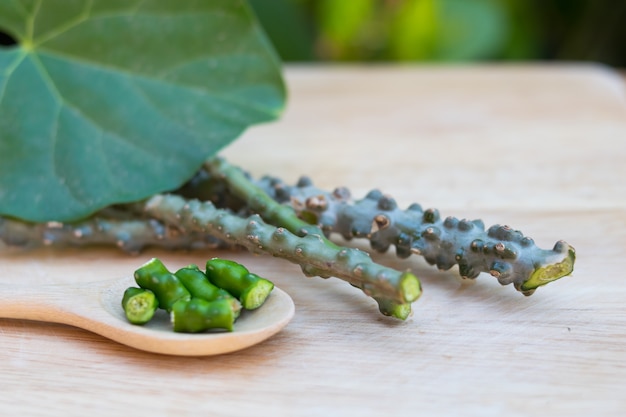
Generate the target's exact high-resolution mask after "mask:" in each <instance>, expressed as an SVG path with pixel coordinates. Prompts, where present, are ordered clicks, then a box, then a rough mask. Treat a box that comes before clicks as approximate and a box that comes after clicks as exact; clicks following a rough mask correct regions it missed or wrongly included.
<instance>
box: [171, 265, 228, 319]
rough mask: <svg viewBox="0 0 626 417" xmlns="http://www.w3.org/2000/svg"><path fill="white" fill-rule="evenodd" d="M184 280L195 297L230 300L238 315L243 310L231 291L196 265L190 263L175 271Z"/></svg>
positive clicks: (177, 276)
mask: <svg viewBox="0 0 626 417" xmlns="http://www.w3.org/2000/svg"><path fill="white" fill-rule="evenodd" d="M174 275H176V278H178V279H179V280H180V282H182V284H183V285H184V286H185V288H187V290H188V291H189V293H190V294H191V296H192V297H193V298H202V299H203V300H207V301H215V300H222V299H224V300H228V301H230V303H231V308H232V309H233V312H234V313H235V316H236V317H239V314H240V312H241V303H240V302H239V300H237V298H235V297H234V296H233V295H232V294H231V293H230V292H228V291H226V290H225V289H223V288H220V287H218V286H216V285H214V284H213V283H211V281H209V279H208V278H207V276H206V275H205V273H204V272H202V271H201V270H200V268H198V266H196V265H189V266H187V267H185V268H181V269H179V270H178V271H176V272H175V273H174Z"/></svg>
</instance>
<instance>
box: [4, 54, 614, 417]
mask: <svg viewBox="0 0 626 417" xmlns="http://www.w3.org/2000/svg"><path fill="white" fill-rule="evenodd" d="M286 76H287V81H288V85H289V90H290V99H289V106H288V109H287V111H286V114H285V115H284V117H283V118H282V119H281V121H279V122H277V123H273V124H268V125H264V126H259V127H255V128H253V129H250V130H249V131H248V132H247V133H246V134H245V135H244V136H243V137H242V138H241V139H240V140H239V141H238V142H236V143H235V144H233V145H232V146H231V147H229V148H228V149H227V150H225V152H224V153H223V155H224V156H226V157H227V158H228V159H229V160H230V161H231V162H232V163H235V164H238V165H241V166H244V167H245V168H246V169H247V170H249V171H250V172H251V173H252V174H253V175H255V176H260V175H263V174H272V175H276V176H280V177H282V178H283V179H285V180H287V181H288V182H294V181H296V180H297V178H298V177H299V175H301V174H306V175H308V176H310V177H311V178H313V179H314V181H315V182H316V184H318V185H319V186H320V187H323V188H327V189H333V188H334V187H335V186H339V185H344V186H348V187H350V188H351V189H352V191H353V194H354V195H355V196H357V197H360V196H363V195H364V194H365V193H366V192H367V191H368V190H369V189H371V188H379V189H381V190H383V191H385V192H386V193H389V194H390V195H392V196H394V197H395V198H396V199H397V200H398V202H399V203H400V204H401V205H405V206H406V205H408V204H409V203H411V202H419V203H421V204H422V205H423V206H425V207H437V208H439V209H440V210H441V212H442V214H443V215H454V216H457V217H460V218H463V217H467V218H478V217H480V218H482V219H483V220H484V221H485V223H486V224H494V223H501V224H509V225H511V226H512V227H514V228H517V229H520V230H522V231H523V232H524V233H525V234H526V235H529V236H531V237H533V238H534V239H535V241H536V242H537V243H538V244H539V245H540V246H542V247H546V248H550V247H552V245H553V244H554V242H555V241H556V240H559V239H564V240H567V241H568V242H569V243H571V244H572V245H573V246H575V248H576V250H577V255H578V260H577V264H576V269H575V272H574V274H573V275H572V276H571V277H568V278H565V279H562V280H560V281H557V282H554V283H552V284H550V285H548V286H547V287H545V288H541V289H539V290H538V291H537V292H536V294H534V295H533V296H532V297H523V296H521V295H520V294H519V293H517V292H516V291H515V290H514V289H513V288H512V287H510V286H508V287H501V286H500V285H499V284H497V282H496V281H495V279H493V278H492V277H491V276H489V275H486V274H483V275H481V276H480V277H479V278H478V279H477V280H476V281H475V282H472V283H468V282H465V281H461V280H460V279H458V278H457V276H456V270H455V269H453V270H451V271H445V272H444V271H437V270H435V269H433V268H432V267H430V266H428V265H427V264H426V263H425V262H424V261H423V260H422V259H421V258H417V257H412V258H410V259H406V260H397V259H396V258H395V257H394V255H393V254H392V253H389V254H385V255H376V256H375V258H376V259H377V260H378V261H380V262H382V263H386V264H388V265H390V266H394V267H398V268H407V267H409V268H411V269H413V271H414V272H415V273H416V274H418V276H419V277H420V278H421V279H422V282H423V286H424V295H423V296H422V298H421V299H420V300H419V301H417V302H416V303H415V304H414V306H413V307H414V314H413V316H412V317H411V318H409V319H408V320H407V321H406V322H398V321H394V320H393V319H389V318H385V317H382V316H381V315H380V314H378V312H377V309H376V306H375V303H374V302H373V301H372V300H370V299H367V298H366V297H365V296H364V295H363V294H361V293H360V292H359V291H357V290H355V289H354V288H351V287H350V286H348V285H346V284H345V283H344V282H342V281H339V280H337V279H329V280H322V279H319V278H304V277H303V276H302V274H301V273H300V271H299V269H298V267H296V266H294V265H292V264H288V263H285V262H283V261H280V260H277V259H272V258H265V257H258V256H253V255H250V254H247V253H235V252H233V253H215V252H206V251H205V252H163V251H159V250H149V251H146V252H144V253H142V254H140V255H138V256H136V257H132V256H128V255H125V254H122V253H120V252H119V251H117V250H116V249H115V248H102V249H89V250H84V249H63V250H59V249H51V248H44V249H37V250H32V251H23V250H16V249H13V248H6V247H4V248H0V268H1V269H0V282H1V283H3V285H12V283H15V282H22V283H24V282H27V283H32V284H33V285H37V284H38V283H42V282H69V281H82V280H91V279H100V278H108V277H111V278H114V277H118V276H125V275H127V274H130V273H131V272H132V271H133V270H134V269H135V268H136V267H137V266H138V265H140V264H141V263H142V262H143V261H145V260H146V259H148V258H149V257H152V256H158V257H161V258H162V259H163V260H164V261H165V262H166V263H167V264H168V265H171V267H172V268H176V267H180V266H184V265H186V264H189V263H191V262H194V263H202V262H204V261H205V260H206V259H208V258H209V257H212V256H216V255H218V256H228V257H230V258H232V259H235V260H238V261H241V262H244V263H245V264H247V265H249V266H250V268H251V269H252V268H254V269H255V270H256V271H258V273H259V274H261V275H266V276H268V277H271V278H272V279H273V280H274V281H275V282H276V284H277V285H278V286H280V287H281V288H282V289H284V290H285V291H287V292H288V293H289V294H290V295H291V296H292V297H293V299H294V301H295V304H296V316H295V318H294V320H293V321H292V322H291V323H290V324H289V325H288V326H287V328H286V329H285V330H284V331H282V332H281V333H279V334H278V335H276V336H275V337H273V338H272V339H270V340H268V341H266V342H264V343H263V344H261V345H258V346H255V347H252V348H250V349H247V350H244V351H241V352H237V353H233V354H229V355H225V356H218V357H205V358H179V357H169V356H162V355H156V354H149V353H144V352H140V351H137V350H134V349H132V348H128V347H125V346H123V345H120V344H118V343H115V342H111V341H109V340H106V339H104V338H102V337H100V336H97V335H94V334H91V333H89V332H86V331H83V330H80V329H75V328H72V327H69V326H63V325H56V324H47V323H40V322H30V321H24V320H9V319H1V320H0V386H1V389H0V406H1V407H2V414H3V415H5V414H6V415H29V416H36V415H49V416H56V415H58V416H65V415H78V414H80V415H85V414H87V413H88V415H90V416H91V417H97V416H105V415H107V416H108V415H117V414H119V415H126V414H129V413H132V414H133V415H135V416H148V415H150V416H154V415H157V416H159V415H163V416H166V415H176V416H187V415H209V413H215V415H221V416H222V415H223V416H226V415H232V416H241V415H259V416H266V415H273V416H286V417H287V416H295V415H297V416H355V415H359V416H380V415H390V414H393V415H437V416H441V415H480V416H489V415H493V416H502V415H507V416H518V415H533V416H544V415H545V416H577V415H580V416H589V415H603V416H610V415H616V416H617V415H624V414H626V397H625V396H624V392H626V308H625V307H624V306H625V303H624V300H625V299H626V284H625V283H624V278H623V275H624V270H625V269H626V262H625V261H624V256H625V254H626V227H625V226H626V185H625V183H624V179H625V178H626V168H624V167H625V164H624V161H626V93H625V87H624V83H623V81H622V79H621V78H620V77H619V76H618V75H616V74H615V73H613V72H611V71H609V70H607V69H605V68H602V67H595V66H576V65H573V66H477V67H475V66H469V67H428V66H426V67H415V66H404V67H385V66H382V67H359V66H348V67H323V66H313V67H308V66H302V67H289V68H288V69H287V72H286ZM356 244H357V245H363V244H362V243H359V242H356ZM363 247H366V246H363ZM68 302H70V303H71V302H72V300H68Z"/></svg>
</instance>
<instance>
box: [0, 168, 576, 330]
mask: <svg viewBox="0 0 626 417" xmlns="http://www.w3.org/2000/svg"><path fill="white" fill-rule="evenodd" d="M333 234H339V235H341V236H342V237H344V238H345V239H348V240H350V239H353V238H362V239H368V240H369V242H370V244H371V247H372V249H373V250H376V251H379V252H385V251H387V250H388V249H389V248H390V247H391V246H394V247H395V250H396V254H397V255H398V256H399V257H402V258H404V257H408V256H410V255H421V256H423V257H424V258H425V260H426V261H427V262H428V263H430V264H433V265H436V266H437V267H438V268H439V269H443V270H447V269H450V268H452V267H453V266H454V265H457V266H458V270H459V273H460V274H461V276H463V277H464V278H470V279H474V278H476V277H477V276H478V275H479V274H480V273H482V272H485V273H489V274H491V275H492V276H494V277H495V278H496V279H497V280H498V282H500V284H502V285H507V284H513V286H514V287H515V288H516V289H517V290H518V291H520V292H522V293H523V294H524V295H531V294H532V293H533V292H534V291H535V290H536V289H537V288H538V287H540V286H543V285H545V284H547V283H549V282H552V281H554V280H557V279H559V278H561V277H564V276H567V275H569V274H571V272H572V270H573V267H574V261H575V250H574V248H573V247H571V246H570V245H569V244H567V243H566V242H564V241H558V242H557V243H556V244H555V245H554V247H553V248H552V249H541V248H539V247H537V246H536V245H535V243H534V241H533V240H532V239H531V238H529V237H526V236H524V235H523V234H522V233H521V232H520V231H518V230H514V229H512V228H510V227H508V226H501V225H494V226H491V227H489V228H487V229H486V228H485V226H484V224H483V222H482V221H480V220H472V221H469V220H465V219H457V218H454V217H446V218H441V216H440V214H439V212H438V211H437V210H435V209H426V210H424V209H422V207H421V206H419V205H418V204H413V205H411V206H409V207H408V208H407V209H405V210H402V209H400V208H399V207H398V205H397V203H396V202H395V200H394V199H393V198H391V197H389V196H387V195H385V194H383V193H382V192H380V191H378V190H373V191H371V192H369V193H368V194H367V195H366V196H365V197H364V198H362V199H360V200H355V199H353V198H352V197H351V195H350V192H349V190H348V189H346V188H344V187H340V188H337V189H335V190H333V191H325V190H321V189H319V188H317V187H315V186H314V185H313V184H312V182H311V181H310V180H308V179H307V178H306V177H303V178H302V179H301V180H300V181H298V183H297V184H296V185H293V186H290V185H288V184H285V183H284V182H283V181H281V180H280V179H277V178H272V177H264V178H261V179H259V180H254V179H253V178H251V177H250V176H249V175H247V174H246V173H245V172H244V171H242V170H241V169H240V168H238V167H236V166H233V165H231V164H229V163H228V162H227V161H225V160H224V159H221V158H214V159H211V160H209V161H207V163H205V164H204V166H203V168H202V169H201V170H200V171H199V172H198V174H197V175H196V176H195V178H194V179H192V180H191V181H190V182H189V183H188V184H186V185H185V186H184V187H182V188H181V189H180V190H177V191H176V192H175V193H172V194H158V195H155V196H153V197H151V198H149V199H147V200H145V201H142V202H137V203H133V204H127V205H121V206H116V207H110V208H107V209H105V210H102V211H100V212H98V213H96V214H95V215H93V216H92V217H91V218H89V219H87V220H84V221H81V222H76V223H67V224H62V223H57V222H48V223H41V224H33V223H25V222H22V221H19V220H14V219H10V218H0V239H1V240H3V241H4V242H5V243H7V244H9V245H18V246H33V245H38V244H43V245H89V244H110V245H117V246H119V247H120V248H122V249H124V250H126V251H129V252H138V251H141V250H142V249H143V248H144V247H147V246H159V247H164V248H167V249H181V248H186V249H201V248H216V247H222V248H223V247H243V248H245V249H247V250H249V251H251V252H254V253H260V254H266V255H271V256H275V257H280V258H283V259H285V260H288V261H290V262H293V263H296V264H299V265H300V267H301V269H302V271H303V273H304V274H305V275H307V276H320V277H323V278H328V277H337V278H340V279H343V280H345V281H347V282H348V283H350V284H351V285H353V286H355V287H357V288H359V289H361V290H362V291H363V292H364V293H365V294H366V295H368V296H370V297H372V298H373V299H374V300H376V301H377V303H378V306H379V310H380V311H381V312H382V313H383V314H385V315H390V316H393V317H396V318H399V319H406V318H407V317H408V316H409V315H410V313H411V303H412V302H414V301H415V300H416V299H417V298H418V297H419V296H420V294H421V285H420V282H419V281H418V279H417V278H416V277H415V275H413V274H412V273H411V272H410V271H396V270H394V269H392V268H388V267H385V266H383V265H379V264H377V263H375V262H374V261H372V259H371V258H370V256H369V254H368V253H367V252H365V251H362V250H359V249H354V248H349V247H342V246H339V245H337V244H336V243H334V242H333V241H331V240H330V238H331V237H332V235H333Z"/></svg>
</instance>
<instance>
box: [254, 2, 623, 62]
mask: <svg viewBox="0 0 626 417" xmlns="http://www.w3.org/2000/svg"><path fill="white" fill-rule="evenodd" d="M249 1H250V3H251V5H252V7H253V8H254V10H255V12H256V13H257V16H258V17H259V19H260V20H261V23H262V24H263V26H264V28H265V30H266V32H267V33H268V35H269V36H270V38H271V40H272V42H273V43H274V46H275V47H276V49H277V50H278V53H279V54H280V56H281V57H282V59H283V60H284V61H287V62H293V61H365V62H372V61H421V62H424V61H425V62H468V61H515V60H517V61H521V60H526V61H528V60H533V61H538V60H541V61H555V60H566V61H594V62H601V63H604V64H607V65H611V66H614V67H619V68H625V67H626V0H249Z"/></svg>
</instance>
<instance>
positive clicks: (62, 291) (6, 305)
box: [0, 282, 103, 325]
mask: <svg viewBox="0 0 626 417" xmlns="http://www.w3.org/2000/svg"><path fill="white" fill-rule="evenodd" d="M102 285H103V283H99V282H97V283H88V284H87V283H79V284H75V283H69V284H39V285H8V286H5V287H4V288H3V289H2V291H0V317H2V318H13V319H28V320H39V321H48V322H55V323H64V324H70V325H75V324H76V323H77V322H78V321H80V320H81V318H83V317H85V316H86V311H85V309H86V308H88V306H89V305H93V304H94V303H95V305H96V306H97V305H98V294H99V291H100V290H101V289H102Z"/></svg>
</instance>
